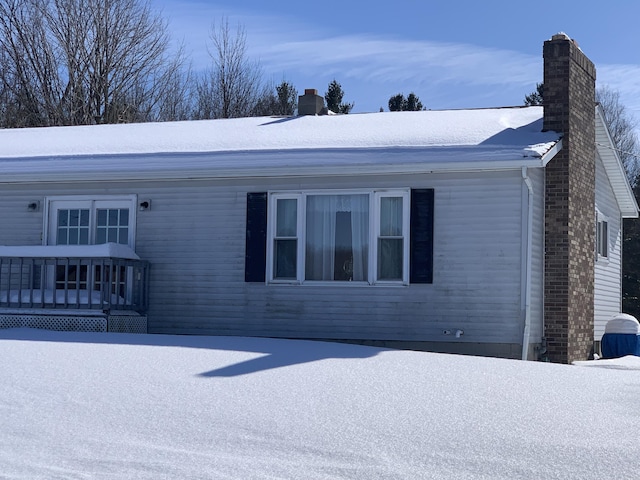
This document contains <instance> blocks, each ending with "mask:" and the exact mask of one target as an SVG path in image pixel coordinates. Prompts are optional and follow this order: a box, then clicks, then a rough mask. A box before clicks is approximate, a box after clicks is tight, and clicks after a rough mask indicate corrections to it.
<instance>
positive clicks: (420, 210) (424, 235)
mask: <svg viewBox="0 0 640 480" xmlns="http://www.w3.org/2000/svg"><path fill="white" fill-rule="evenodd" d="M410 268H411V270H410V273H409V281H410V283H433V189H432V188H429V189H415V190H411V239H410Z"/></svg>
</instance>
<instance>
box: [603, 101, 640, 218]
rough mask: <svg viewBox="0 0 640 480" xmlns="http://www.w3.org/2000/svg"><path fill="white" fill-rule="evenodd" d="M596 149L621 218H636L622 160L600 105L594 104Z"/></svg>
mask: <svg viewBox="0 0 640 480" xmlns="http://www.w3.org/2000/svg"><path fill="white" fill-rule="evenodd" d="M595 110H596V112H595V115H596V149H597V151H598V155H600V158H601V159H602V163H603V165H604V168H605V171H606V172H607V176H608V177H609V182H610V184H611V187H612V188H613V192H614V195H615V197H616V201H617V202H618V206H619V207H620V212H621V215H622V218H638V203H637V202H636V197H635V195H634V193H633V189H632V188H631V185H630V184H629V180H628V179H627V174H626V172H625V169H624V166H623V165H622V160H620V157H619V156H618V152H617V151H616V149H615V144H614V143H613V140H612V138H611V134H610V133H609V129H608V128H607V124H606V122H605V120H604V115H603V113H602V107H601V106H600V105H599V104H598V105H596V109H595Z"/></svg>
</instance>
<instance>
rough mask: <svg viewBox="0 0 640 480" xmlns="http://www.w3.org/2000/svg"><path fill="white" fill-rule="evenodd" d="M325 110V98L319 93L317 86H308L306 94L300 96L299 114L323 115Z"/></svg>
mask: <svg viewBox="0 0 640 480" xmlns="http://www.w3.org/2000/svg"><path fill="white" fill-rule="evenodd" d="M324 113H326V111H325V110H324V98H322V97H321V96H320V95H318V90H316V89H315V88H306V89H305V90H304V95H300V96H299V97H298V115H322V114H324Z"/></svg>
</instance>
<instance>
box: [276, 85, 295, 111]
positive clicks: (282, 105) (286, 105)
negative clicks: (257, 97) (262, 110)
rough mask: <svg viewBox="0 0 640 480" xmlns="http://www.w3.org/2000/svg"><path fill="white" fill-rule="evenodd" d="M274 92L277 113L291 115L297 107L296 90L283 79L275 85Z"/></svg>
mask: <svg viewBox="0 0 640 480" xmlns="http://www.w3.org/2000/svg"><path fill="white" fill-rule="evenodd" d="M276 93H277V95H278V107H279V111H278V115H293V114H294V113H295V111H296V108H298V90H296V88H295V87H294V86H293V85H291V84H290V83H289V82H286V81H284V80H283V81H282V83H281V84H280V85H278V86H277V87H276Z"/></svg>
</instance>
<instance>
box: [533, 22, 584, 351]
mask: <svg viewBox="0 0 640 480" xmlns="http://www.w3.org/2000/svg"><path fill="white" fill-rule="evenodd" d="M543 56H544V95H543V96H544V99H543V104H544V127H543V129H544V130H554V131H556V132H561V133H562V134H563V138H562V150H561V151H560V152H559V153H558V154H557V155H556V156H555V157H554V158H553V159H552V160H551V161H550V162H549V164H548V165H547V168H546V179H545V240H544V243H545V262H544V267H545V280H544V297H545V298H544V323H545V329H544V330H545V333H544V335H545V338H546V342H547V352H548V356H549V359H550V360H551V361H552V362H560V363H571V362H572V361H574V360H586V359H587V358H589V355H590V353H591V352H592V348H593V321H594V251H595V244H594V242H595V239H594V228H595V77H596V72H595V67H594V65H593V63H592V62H591V61H590V60H589V59H588V58H587V57H586V56H585V55H584V53H582V50H580V48H579V47H578V45H577V43H576V42H575V41H573V40H571V39H570V38H569V37H568V36H566V35H565V34H563V33H559V34H557V35H554V36H553V37H552V38H551V40H548V41H546V42H545V43H544V49H543Z"/></svg>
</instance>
